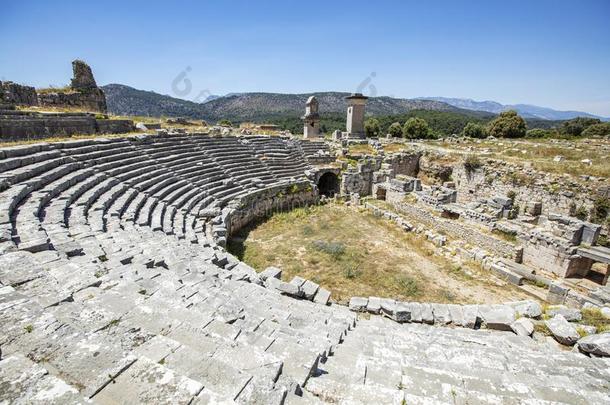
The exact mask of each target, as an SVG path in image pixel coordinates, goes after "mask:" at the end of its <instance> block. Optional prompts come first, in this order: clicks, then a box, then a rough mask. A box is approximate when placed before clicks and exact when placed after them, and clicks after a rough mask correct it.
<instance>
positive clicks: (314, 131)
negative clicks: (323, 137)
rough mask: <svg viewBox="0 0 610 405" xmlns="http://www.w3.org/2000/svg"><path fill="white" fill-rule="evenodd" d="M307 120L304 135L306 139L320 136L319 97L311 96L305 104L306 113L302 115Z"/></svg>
mask: <svg viewBox="0 0 610 405" xmlns="http://www.w3.org/2000/svg"><path fill="white" fill-rule="evenodd" d="M301 118H302V119H303V120H304V121H305V126H304V127H303V136H304V137H305V139H309V138H319V137H320V114H318V99H317V98H316V97H315V96H311V97H309V98H308V99H307V104H306V105H305V115H304V116H303V117H301Z"/></svg>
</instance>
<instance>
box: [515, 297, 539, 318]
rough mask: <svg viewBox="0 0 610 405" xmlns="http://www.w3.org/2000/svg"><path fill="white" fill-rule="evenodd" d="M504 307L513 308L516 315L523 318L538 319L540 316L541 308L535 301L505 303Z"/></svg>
mask: <svg viewBox="0 0 610 405" xmlns="http://www.w3.org/2000/svg"><path fill="white" fill-rule="evenodd" d="M506 305H510V306H511V307H513V308H514V310H515V311H517V314H518V315H520V316H525V317H527V318H539V317H540V316H541V315H542V307H541V306H540V304H539V303H537V302H536V301H532V300H525V301H514V302H507V303H506Z"/></svg>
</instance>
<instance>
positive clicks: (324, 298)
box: [313, 287, 330, 305]
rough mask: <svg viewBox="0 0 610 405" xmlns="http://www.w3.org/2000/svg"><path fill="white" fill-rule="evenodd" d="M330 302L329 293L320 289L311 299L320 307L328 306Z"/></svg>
mask: <svg viewBox="0 0 610 405" xmlns="http://www.w3.org/2000/svg"><path fill="white" fill-rule="evenodd" d="M329 300H330V291H328V290H326V289H324V288H322V287H320V288H319V289H318V292H317V293H316V295H315V297H313V302H315V303H317V304H322V305H328V302H329Z"/></svg>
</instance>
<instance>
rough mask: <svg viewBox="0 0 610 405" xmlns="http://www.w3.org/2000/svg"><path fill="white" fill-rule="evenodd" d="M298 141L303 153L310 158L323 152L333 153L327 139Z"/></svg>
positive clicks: (325, 153)
mask: <svg viewBox="0 0 610 405" xmlns="http://www.w3.org/2000/svg"><path fill="white" fill-rule="evenodd" d="M297 142H298V145H299V147H300V148H301V151H302V153H303V155H304V156H305V158H306V159H308V160H309V159H313V158H315V157H316V156H319V155H321V154H322V155H328V156H330V155H331V151H330V146H329V145H328V144H327V143H326V142H325V141H313V140H299V141H297ZM314 163H315V162H314Z"/></svg>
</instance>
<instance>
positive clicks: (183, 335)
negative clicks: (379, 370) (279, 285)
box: [0, 227, 354, 403]
mask: <svg viewBox="0 0 610 405" xmlns="http://www.w3.org/2000/svg"><path fill="white" fill-rule="evenodd" d="M110 235H111V236H110V240H103V239H102V240H100V243H101V244H103V245H104V249H105V254H106V256H105V260H104V261H101V260H98V261H97V263H94V264H95V266H94V267H92V268H91V269H89V270H87V269H84V271H83V273H84V274H82V277H78V278H79V279H80V278H82V279H83V280H81V281H80V282H79V283H74V282H73V283H71V284H70V285H69V286H62V289H60V290H59V291H57V292H56V293H55V294H54V295H52V296H49V295H47V296H46V297H44V298H45V299H42V297H43V296H42V295H41V294H40V292H41V291H40V289H39V288H40V287H39V285H40V284H39V283H37V281H36V280H37V277H42V276H43V275H44V277H47V278H48V277H49V276H48V274H47V273H49V274H52V275H53V276H55V275H56V274H57V270H56V269H57V267H58V266H59V263H62V262H64V261H66V260H63V259H55V260H54V261H51V262H48V260H49V259H48V258H46V257H45V258H42V257H41V255H45V254H46V253H37V254H30V253H27V252H15V253H10V254H8V255H4V256H2V257H0V261H2V264H3V265H6V264H7V261H10V260H15V258H14V257H12V256H15V255H17V256H19V258H20V259H21V260H20V265H21V267H22V268H23V269H27V271H24V272H23V275H24V276H26V275H27V277H25V278H20V279H14V278H13V279H10V277H11V275H9V274H5V273H4V272H2V273H0V280H1V281H2V283H6V284H8V285H12V287H4V288H2V289H0V320H1V321H2V323H3V325H4V324H6V325H7V328H3V330H2V332H0V346H1V347H2V359H1V360H0V365H2V366H5V365H7V366H6V367H0V369H1V370H13V369H11V368H10V367H8V365H12V364H21V365H22V366H23V365H27V366H30V367H31V366H32V364H31V363H28V362H23V361H22V360H23V359H24V358H25V357H27V358H29V359H33V360H34V362H36V363H39V364H40V366H41V367H45V368H46V370H44V372H42V373H41V376H43V375H46V377H45V378H51V379H52V381H54V383H55V384H57V385H54V387H60V386H62V387H64V388H65V387H70V389H67V388H66V389H65V390H63V391H62V390H58V391H57V394H58V395H59V394H61V393H68V392H69V393H70V394H71V395H73V396H76V395H81V396H84V397H93V401H94V402H98V401H99V402H100V403H105V402H106V401H112V400H117V399H119V398H120V399H121V401H123V402H132V403H133V402H142V401H145V400H147V399H148V400H149V401H161V402H164V401H166V400H170V399H174V398H176V396H178V398H184V399H185V403H188V402H189V401H190V400H191V399H193V397H195V396H199V397H201V399H204V397H209V396H212V397H213V398H216V399H218V400H221V401H230V400H237V401H238V402H243V403H253V402H258V403H281V402H282V400H283V398H284V396H285V395H286V393H287V392H288V391H291V392H292V391H294V390H295V387H296V385H297V384H298V385H300V386H302V385H304V384H305V382H306V381H307V379H308V378H309V375H310V373H311V371H312V370H313V369H315V368H316V366H317V364H318V362H319V360H320V359H321V358H326V356H328V355H329V354H330V353H331V352H332V350H333V347H334V345H336V344H338V343H339V341H340V339H341V338H342V337H343V336H344V334H345V331H346V330H347V329H349V328H350V327H352V326H353V322H354V318H353V315H351V314H349V313H347V311H337V310H336V309H335V310H334V309H331V308H330V307H325V306H320V305H314V304H311V303H308V302H305V301H298V300H293V299H291V298H288V297H284V296H281V295H279V294H277V293H274V292H272V291H270V290H267V289H264V288H263V287H260V286H258V285H256V284H251V283H247V282H243V281H238V280H239V279H240V278H241V277H243V275H240V271H239V270H240V266H243V264H236V263H235V261H234V259H230V260H227V259H226V258H225V259H224V260H222V261H221V260H219V257H218V255H222V254H223V253H222V252H221V251H214V250H213V249H211V248H205V247H202V246H200V245H193V244H190V243H186V244H184V243H181V242H180V241H178V240H177V239H175V238H173V237H171V236H162V237H160V236H159V234H158V233H156V232H153V231H151V230H150V229H148V228H142V227H134V228H133V229H129V230H125V231H122V232H116V233H113V234H110ZM138 246H140V248H136V247H138ZM142 247H143V248H142ZM134 248H135V249H134ZM75 259H78V257H76V258H75ZM203 259H205V261H204V260H203ZM39 260H40V261H44V262H46V263H45V264H44V265H41V264H39ZM223 261H224V262H225V265H224V267H225V268H224V269H223V268H222V267H218V266H217V265H214V264H213V263H214V262H216V263H222V262H223ZM231 261H232V262H233V263H232V264H231V265H229V263H230V262H231ZM77 263H78V264H79V266H83V262H81V261H80V260H77ZM231 266H234V267H233V268H232V270H228V268H230V267H231ZM72 270H73V272H72V276H73V277H75V276H77V275H78V276H81V274H80V273H76V268H73V269H72ZM92 271H95V272H94V273H91V272H92ZM59 274H68V273H67V272H62V273H59ZM87 274H88V276H86V275H87ZM242 274H243V273H242ZM12 276H13V277H14V276H15V275H12ZM233 278H235V279H233ZM45 281H48V280H45ZM68 293H69V294H70V299H66V295H67V294H68ZM9 323H10V326H9ZM17 360H20V361H17ZM7 361H8V362H7ZM4 362H7V363H4ZM13 371H15V370H13ZM23 371H24V369H23V368H22V369H21V370H19V371H15V374H18V373H23ZM152 371H154V372H155V374H154V376H156V377H158V378H152V377H154V376H152V375H150V373H151V372H152ZM157 373H158V374H157ZM49 374H50V375H49ZM170 374H171V375H172V376H174V377H175V378H176V379H177V380H179V381H182V382H184V381H188V382H189V384H187V387H195V388H194V389H193V390H189V389H187V390H185V391H183V390H182V389H181V388H185V387H184V386H182V385H179V384H178V385H176V386H174V385H170V386H168V385H167V381H165V380H166V379H167V378H168V377H169V375H170ZM143 375H147V376H149V377H150V378H140V377H142V376H143ZM12 376H13V377H14V374H13V375H12ZM12 376H11V375H7V374H4V373H0V381H2V383H5V382H9V381H11V380H10V378H11V377H12ZM19 381H21V383H22V384H26V385H27V386H23V387H21V389H20V390H14V391H13V390H9V391H6V392H3V393H2V394H0V399H7V398H2V395H12V396H13V397H12V398H11V397H9V398H8V399H9V400H11V399H16V398H22V399H23V398H24V396H27V395H29V394H31V395H33V394H35V393H36V389H37V388H36V387H37V385H38V384H39V383H38V382H37V381H27V380H26V381H23V380H19ZM203 387H205V390H202V388H203ZM182 395H185V396H184V397H182ZM62 398H63V397H62Z"/></svg>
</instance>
